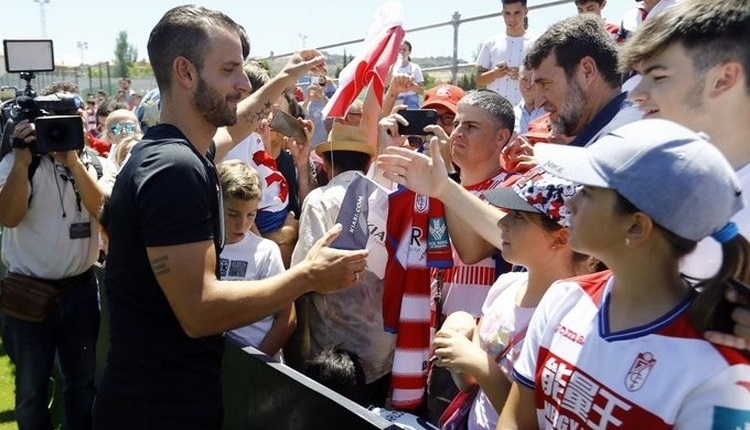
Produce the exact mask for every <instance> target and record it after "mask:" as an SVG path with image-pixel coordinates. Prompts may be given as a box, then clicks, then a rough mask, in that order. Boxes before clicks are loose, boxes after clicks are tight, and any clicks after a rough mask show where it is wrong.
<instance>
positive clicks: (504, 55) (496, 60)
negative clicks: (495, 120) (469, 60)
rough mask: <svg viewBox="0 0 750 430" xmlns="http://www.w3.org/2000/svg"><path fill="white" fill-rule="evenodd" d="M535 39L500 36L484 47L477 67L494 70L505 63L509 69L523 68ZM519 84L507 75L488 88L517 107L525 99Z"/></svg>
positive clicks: (490, 84)
mask: <svg viewBox="0 0 750 430" xmlns="http://www.w3.org/2000/svg"><path fill="white" fill-rule="evenodd" d="M534 39H535V37H533V36H532V35H531V34H529V33H526V34H524V35H523V36H508V35H507V34H505V33H502V34H498V35H496V36H495V37H493V38H491V39H489V40H487V41H486V42H484V44H483V45H482V48H481V49H480V51H479V55H478V56H477V67H482V68H484V69H487V70H492V69H494V68H495V67H496V66H497V65H498V64H500V63H502V62H505V63H506V64H507V65H508V67H521V66H522V65H523V59H524V57H526V51H528V49H529V48H530V47H531V44H532V43H534ZM518 82H519V81H518V79H511V78H509V77H508V76H507V75H506V76H504V77H502V78H500V79H495V80H494V81H492V82H490V83H489V84H488V85H487V88H488V89H490V90H492V91H494V92H496V93H498V94H500V95H501V96H503V97H505V98H506V99H508V101H509V102H510V104H511V105H513V106H515V105H517V104H518V103H519V102H520V101H521V100H522V99H523V96H521V90H520V88H519V83H518Z"/></svg>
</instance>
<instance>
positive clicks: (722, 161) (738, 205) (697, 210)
mask: <svg viewBox="0 0 750 430" xmlns="http://www.w3.org/2000/svg"><path fill="white" fill-rule="evenodd" d="M534 156H535V157H536V158H537V159H538V160H539V163H540V165H541V166H542V167H543V168H544V169H545V170H546V171H548V172H550V173H552V174H554V175H556V176H560V177H562V178H565V179H568V180H570V181H573V182H576V183H579V184H582V185H590V186H594V187H602V188H609V189H613V190H615V191H617V192H618V193H620V194H621V195H622V196H623V197H625V198H626V199H627V200H628V201H630V202H631V203H633V204H634V205H635V206H636V207H637V208H638V209H639V210H641V211H643V212H644V213H646V214H647V215H649V216H650V217H651V219H653V220H654V222H655V223H657V224H659V225H660V226H662V227H664V228H666V229H667V230H669V231H671V232H672V233H674V234H676V235H678V236H680V237H682V238H685V239H689V240H694V241H698V240H700V239H702V238H704V237H706V236H708V235H710V234H711V233H714V232H716V231H718V230H719V229H721V228H722V227H724V225H725V224H726V223H727V222H729V220H730V219H731V218H732V216H733V215H734V214H735V213H737V212H738V211H739V210H740V209H742V208H743V207H744V206H745V203H744V201H743V197H742V187H741V185H740V181H739V179H738V178H737V175H736V174H735V172H734V170H733V169H732V166H731V165H730V164H729V162H728V161H727V160H726V158H724V156H723V155H722V154H721V152H720V151H719V150H718V149H716V147H715V146H714V145H712V144H711V142H710V141H709V140H708V137H707V136H705V135H704V134H702V133H695V132H693V131H691V130H689V129H687V128H685V127H683V126H681V125H679V124H676V123H674V122H671V121H667V120H662V119H647V120H641V121H636V122H633V123H630V124H627V125H625V126H623V127H620V128H618V129H616V130H614V131H612V132H610V133H609V134H606V135H604V136H602V137H601V138H599V139H598V140H597V141H596V142H594V143H593V144H592V145H590V146H588V147H585V148H578V147H569V146H565V145H555V144H542V143H540V144H537V145H536V146H535V147H534Z"/></svg>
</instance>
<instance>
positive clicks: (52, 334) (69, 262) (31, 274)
mask: <svg viewBox="0 0 750 430" xmlns="http://www.w3.org/2000/svg"><path fill="white" fill-rule="evenodd" d="M75 91H76V88H75V87H74V86H73V85H72V84H66V83H56V84H52V85H51V86H49V87H47V88H45V90H44V91H43V94H60V95H61V96H62V97H70V96H73V94H72V93H74V92H75ZM54 113H55V114H59V113H74V112H54ZM78 113H79V114H80V111H79V112H78ZM45 115H46V114H45ZM53 119H54V118H53ZM83 127H84V123H83V120H82V121H81V131H82V132H83ZM70 128H71V129H74V128H75V124H72V125H71V127H70ZM36 131H37V126H36V125H35V124H34V121H30V120H29V119H26V118H21V120H20V121H18V122H17V123H16V124H15V127H14V128H13V135H12V137H13V139H14V140H13V149H12V151H11V152H9V153H8V154H6V155H5V156H4V157H3V159H2V160H1V161H0V224H2V226H3V227H4V231H3V235H2V251H3V256H4V258H5V260H6V263H7V265H8V272H9V275H8V277H6V278H5V279H4V280H3V295H4V297H3V300H2V303H3V309H2V310H3V318H4V321H3V331H2V339H3V345H4V347H5V348H6V350H7V351H8V355H9V356H10V358H11V360H12V361H13V363H14V364H15V366H16V386H15V388H16V389H15V392H16V419H17V420H18V424H19V427H20V428H35V429H36V428H52V423H51V417H50V413H49V411H48V409H47V403H48V398H47V396H48V394H47V392H48V385H49V379H50V375H51V372H52V365H53V363H54V362H55V356H56V355H57V358H58V361H59V365H60V371H61V373H62V376H63V381H64V387H63V393H64V397H65V399H64V405H65V425H64V427H65V428H70V429H87V428H91V408H92V403H93V400H94V395H95V387H94V370H95V360H96V357H95V353H96V339H97V333H98V331H99V302H98V290H97V283H96V278H95V276H94V274H93V271H92V265H93V264H94V262H95V261H96V258H97V256H98V252H99V248H98V246H99V233H98V228H97V227H98V226H97V223H96V214H97V211H98V208H99V205H100V203H101V200H102V193H101V191H100V189H99V188H98V186H97V184H96V178H97V173H96V169H95V168H94V166H93V165H92V164H91V160H90V157H89V155H88V153H87V152H85V151H76V150H71V151H65V152H50V153H45V154H37V153H36V152H38V151H39V149H40V148H42V147H46V146H47V145H43V144H42V143H44V142H41V141H42V140H43V139H42V138H41V137H40V138H39V139H37V133H36ZM73 131H75V132H77V130H73ZM40 136H41V134H40ZM83 136H84V134H83V133H82V134H78V133H70V134H69V135H68V137H69V138H74V139H80V140H81V142H80V147H81V148H83V146H84V142H83V139H84V138H83ZM37 140H39V141H37ZM68 143H70V145H64V146H62V145H61V147H66V148H70V147H74V146H77V145H74V143H75V142H68ZM19 275H21V276H19ZM13 285H20V286H21V288H22V289H23V287H25V288H26V289H29V290H34V289H38V290H37V291H36V292H37V293H39V294H42V293H43V292H47V293H48V296H49V297H51V299H50V300H49V301H48V302H49V304H50V306H49V307H47V308H46V310H47V312H43V313H42V314H41V315H39V314H34V313H28V314H27V313H25V312H26V311H28V310H29V309H27V308H16V309H12V308H10V307H9V306H8V303H9V302H8V301H7V300H8V297H7V296H10V295H11V294H12V289H11V287H12V286H13ZM22 299H23V297H19V298H18V300H19V302H20V300H22ZM11 300H13V299H11ZM11 314H12V315H11Z"/></svg>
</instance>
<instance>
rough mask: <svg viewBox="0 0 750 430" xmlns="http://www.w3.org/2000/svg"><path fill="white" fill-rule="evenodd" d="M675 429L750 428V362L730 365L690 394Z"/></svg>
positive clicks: (679, 413) (678, 413) (683, 404)
mask: <svg viewBox="0 0 750 430" xmlns="http://www.w3.org/2000/svg"><path fill="white" fill-rule="evenodd" d="M674 428H679V429H695V430H698V429H747V428H750V365H749V364H735V365H733V366H730V367H728V368H726V369H724V370H723V371H722V372H720V373H718V374H716V376H714V377H713V378H711V379H710V380H708V381H706V382H705V383H703V384H702V385H701V386H700V387H698V388H697V389H696V390H694V391H693V392H692V393H690V394H689V395H688V396H687V397H686V398H685V400H684V401H683V403H682V406H680V410H679V411H677V418H676V419H675V425H674Z"/></svg>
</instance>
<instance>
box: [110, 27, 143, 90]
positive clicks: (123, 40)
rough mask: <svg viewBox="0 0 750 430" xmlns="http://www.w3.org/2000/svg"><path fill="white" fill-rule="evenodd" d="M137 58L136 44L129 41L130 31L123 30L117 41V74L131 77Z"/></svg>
mask: <svg viewBox="0 0 750 430" xmlns="http://www.w3.org/2000/svg"><path fill="white" fill-rule="evenodd" d="M137 59H138V50H137V49H136V48H135V45H133V44H131V43H128V32H127V31H121V32H120V33H118V34H117V42H116V43H115V76H120V77H123V78H127V77H130V75H131V73H130V69H131V68H132V67H133V65H134V64H135V62H136V60H137Z"/></svg>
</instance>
